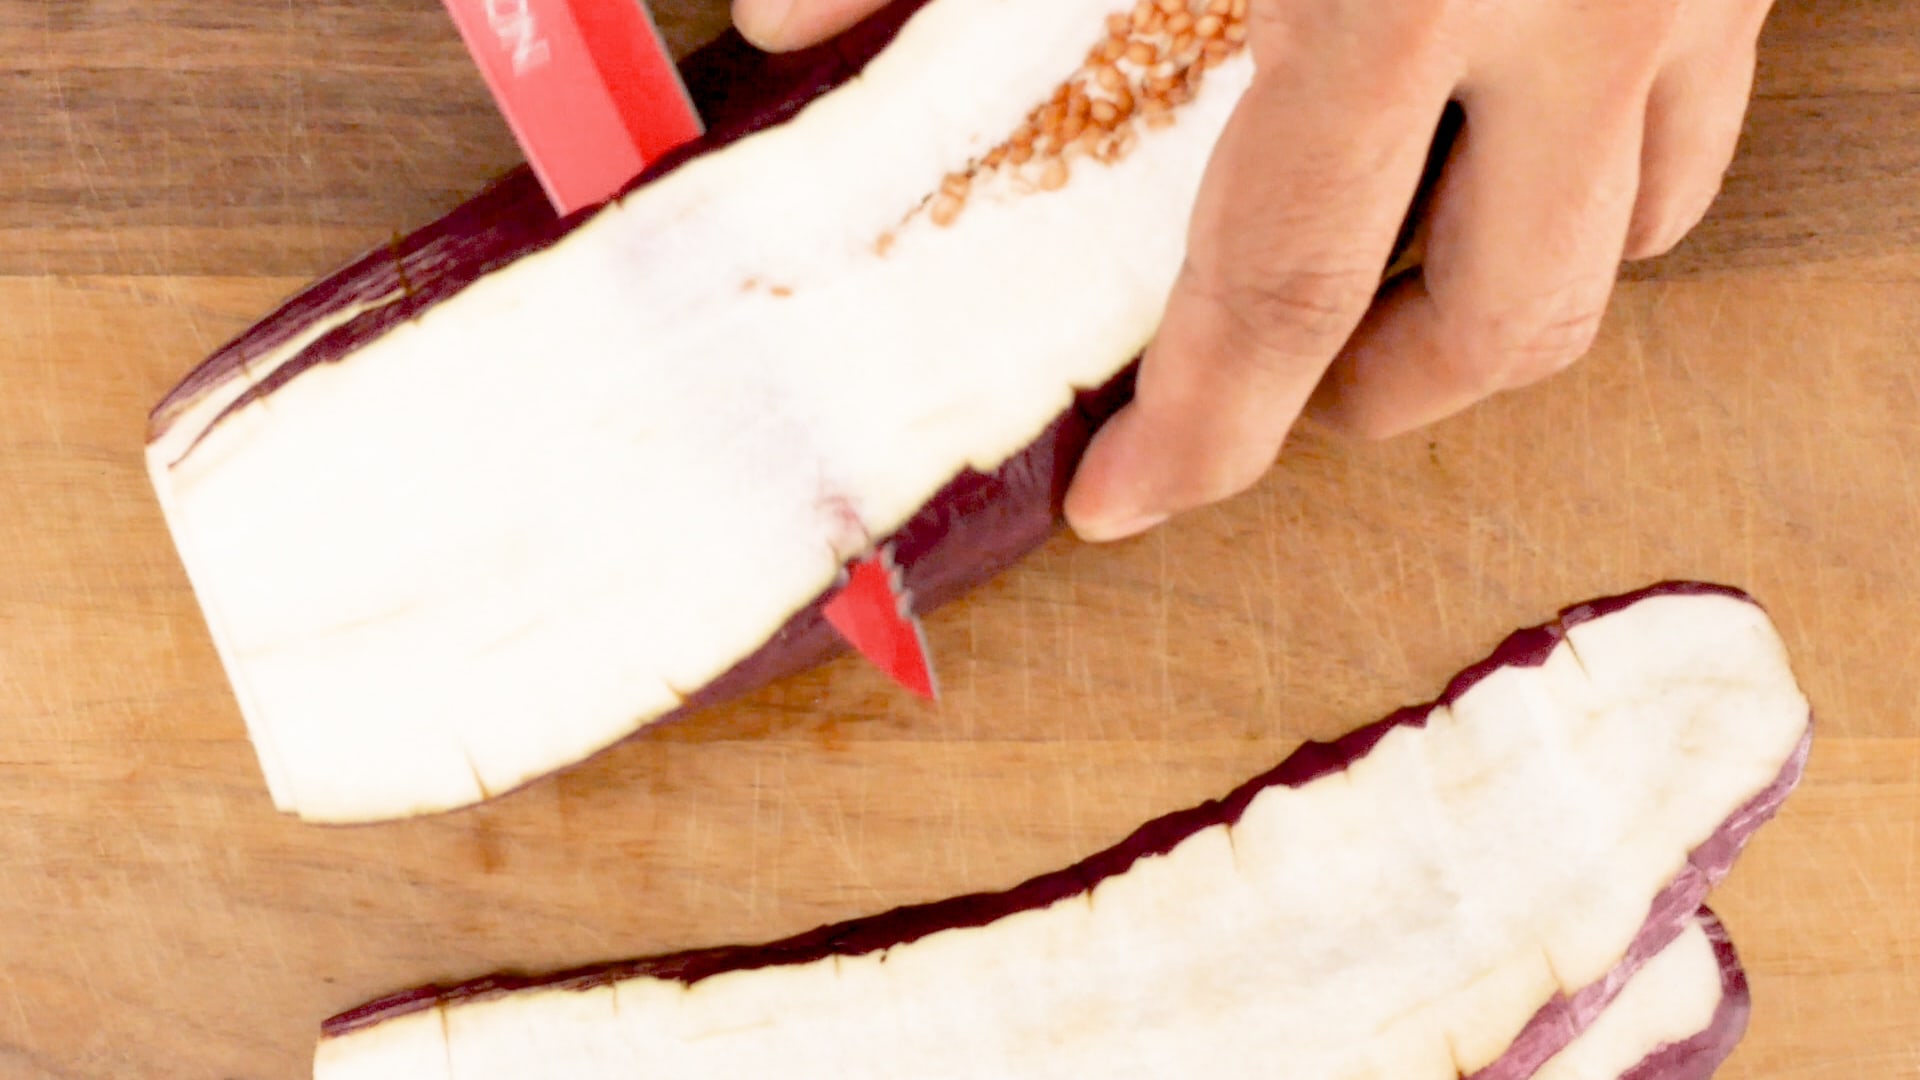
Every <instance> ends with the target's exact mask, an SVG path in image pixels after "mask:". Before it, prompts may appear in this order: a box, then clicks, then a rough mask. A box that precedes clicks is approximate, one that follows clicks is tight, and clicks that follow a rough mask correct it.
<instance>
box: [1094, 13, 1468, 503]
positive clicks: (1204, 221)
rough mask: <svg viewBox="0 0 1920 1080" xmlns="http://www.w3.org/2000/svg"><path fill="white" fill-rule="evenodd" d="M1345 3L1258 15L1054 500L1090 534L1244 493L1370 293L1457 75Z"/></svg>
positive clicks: (1413, 41)
mask: <svg viewBox="0 0 1920 1080" xmlns="http://www.w3.org/2000/svg"><path fill="white" fill-rule="evenodd" d="M1410 7H1412V8H1416V9H1421V8H1425V7H1427V5H1410ZM1343 8H1346V9H1347V10H1351V9H1350V8H1347V7H1346V5H1338V4H1323V3H1309V4H1301V5H1298V6H1297V7H1294V8H1292V9H1291V10H1289V11H1288V12H1287V13H1286V14H1285V15H1273V14H1269V15H1265V16H1260V14H1259V9H1260V5H1255V15H1256V18H1254V19H1253V20H1251V25H1250V30H1251V31H1252V33H1251V36H1250V40H1249V44H1250V46H1251V47H1252V48H1253V50H1254V58H1255V62H1256V64H1257V66H1258V73H1257V74H1256V75H1255V77H1254V80H1253V82H1252V84H1251V86H1250V87H1249V89H1248V90H1247V92H1246V94H1245V96H1244V97H1243V98H1242V99H1241V101H1240V103H1239V104H1238V106H1237V107H1236V109H1235V111H1234V114H1233V116H1232V117H1231V118H1230V119H1229V121H1228V123H1227V126H1226V128H1225V130H1224V132H1223V133H1222V135H1221V138H1220V140H1219V143H1218V145H1217V146H1216V148H1215V150H1214V156H1213V159H1212V161H1211V163H1210V164H1209V166H1208V170H1207V175H1206V178H1205V180H1204V181H1203V182H1202V184H1201V189H1200V192H1199V196H1198V200H1197V202H1196V205H1195V210H1194V215H1193V220H1192V223H1191V229H1190V233H1189V239H1188V252H1187V260H1186V263H1185V265H1184V266H1183V268H1182V270H1181V272H1180V274H1179V276H1178V278H1177V280H1176V282H1175V284H1174V288H1173V291H1172V294H1171V296H1170V297H1169V299H1168V302H1167V307H1166V312H1165V315H1164V317H1163V320H1162V323H1161V326H1160V330H1159V333H1158V335H1157V336H1156V338H1155V340H1154V341H1153V343H1152V344H1151V345H1150V346H1149V347H1148V349H1147V351H1146V355H1145V357H1144V359H1143V362H1142V365H1141V368H1140V373H1139V378H1138V381H1137V384H1136V389H1135V397H1134V400H1133V402H1132V403H1131V404H1129V405H1128V406H1127V408H1125V409H1124V410H1122V411H1121V412H1120V413H1119V414H1118V415H1116V416H1115V417H1114V418H1113V419H1112V420H1110V421H1109V422H1108V423H1107V424H1106V425H1105V426H1104V427H1103V428H1102V429H1101V431H1100V433H1099V435H1098V436H1096V438H1095V440H1094V442H1093V445H1092V446H1091V447H1090V448H1089V450H1088V452H1087V455H1086V456H1085V458H1083V460H1082V462H1081V465H1080V468H1079V470H1078V472H1077V474H1076V476H1075V478H1074V483H1073V486H1072V488H1071V489H1070V491H1069V492H1068V497H1067V505H1066V513H1067V518H1068V520H1069V522H1070V523H1071V524H1072V525H1073V527H1074V529H1075V530H1076V531H1077V532H1079V534H1080V535H1081V536H1082V537H1084V538H1086V539H1090V540H1110V539H1119V538H1121V537H1124V536H1128V535H1132V534H1134V533H1137V532H1140V531H1142V530H1144V529H1147V528H1150V527H1152V526H1153V525H1155V524H1158V523H1159V522H1160V521H1162V520H1164V519H1165V518H1166V517H1167V516H1168V515H1171V514H1173V513H1178V512H1180V511H1183V510H1187V509H1191V508H1193V507H1196V506H1200V505H1203V504H1206V503H1209V502H1214V501H1217V500H1219V499H1223V498H1226V497H1227V496H1229V495H1232V494H1234V493H1236V492H1238V491H1240V490H1242V489H1244V488H1246V487H1248V486H1250V485H1251V484H1252V483H1253V482H1254V481H1256V480H1257V479H1258V478H1259V477H1260V476H1261V475H1262V474H1263V473H1264V472H1265V471H1266V469H1267V468H1268V467H1269V466H1270V465H1271V464H1272V462H1273V459H1274V457H1275V455H1277V454H1278V452H1279V449H1280V445H1281V443H1282V442H1283V441H1284V440H1285V437H1286V433H1287V432H1288V430H1289V429H1291V427H1292V426H1293V423H1294V421H1295V420H1296V419H1297V418H1298V416H1299V413H1300V410H1301V408H1302V407H1303V406H1304V405H1305V403H1306V401H1307V399H1308V398H1309V396H1310V395H1311V394H1312V392H1313V389H1314V387H1315V385H1316V384H1317V383H1318V382H1319V380H1320V377H1321V375H1322V373H1323V372H1324V371H1325V370H1326V368H1327V366H1328V365H1329V364H1330V363H1331V362H1332V360H1333V358H1334V356H1335V355H1336V354H1337V353H1338V352H1339V350H1340V348H1341V347H1342V346H1343V345H1344V344H1345V342H1346V340H1347V338H1348V336H1349V335H1351V334H1352V333H1353V330H1354V328H1355V327H1356V326H1357V325H1358V323H1359V321H1360V319H1361V317H1362V316H1363V315H1364V314H1365V312H1366V310H1367V308H1368V306H1369V305H1370V304H1371V302H1372V300H1373V297H1374V294H1375V291H1376V290H1377V289H1378V287H1379V285H1380V280H1381V273H1382V269H1383V268H1384V267H1385V266H1386V263H1387V260H1388V258H1389V257H1390V255H1391V253H1392V250H1393V246H1394V241H1395V239H1396V238H1397V236H1398V234H1399V231H1400V226H1401V223H1402V221H1403V219H1404V217H1405V215H1406V212H1407V208H1408V205H1409V203H1410V202H1411V201H1412V199H1413V196H1414V193H1415V191H1416V190H1417V188H1418V186H1419V182H1420V177H1421V173H1422V171H1423V169H1424V167H1425V165H1426V158H1427V151H1428V147H1429V146H1430V144H1431V142H1432V140H1433V136H1434V131H1435V129H1436V127H1437V126H1438V124H1439V121H1440V117H1441V114H1442V113H1443V111H1444V110H1445V108H1446V104H1447V99H1448V95H1449V93H1450V91H1451V89H1452V87H1453V85H1454V83H1455V76H1456V74H1457V73H1456V72H1455V71H1454V70H1452V67H1451V65H1450V63H1449V59H1448V58H1447V57H1446V56H1444V55H1441V54H1440V52H1439V49H1438V43H1440V42H1442V41H1444V38H1443V37H1442V36H1441V35H1439V34H1436V33H1433V32H1432V28H1431V27H1428V26H1425V25H1421V24H1420V23H1419V22H1418V21H1417V19H1413V18H1408V17H1404V16H1402V17H1397V21H1399V22H1400V23H1401V24H1402V25H1400V26H1398V27H1391V28H1388V29H1389V30H1390V31H1391V32H1381V29H1380V28H1376V27H1368V28H1367V30H1368V31H1369V32H1367V33H1361V32H1359V31H1360V28H1359V27H1355V26H1352V25H1348V24H1350V23H1352V22H1353V21H1354V17H1353V16H1351V15H1349V14H1346V13H1344V11H1343V10H1342V9H1343ZM1368 21H1369V22H1373V21H1379V19H1378V17H1377V16H1374V17H1370V18H1369V19H1368Z"/></svg>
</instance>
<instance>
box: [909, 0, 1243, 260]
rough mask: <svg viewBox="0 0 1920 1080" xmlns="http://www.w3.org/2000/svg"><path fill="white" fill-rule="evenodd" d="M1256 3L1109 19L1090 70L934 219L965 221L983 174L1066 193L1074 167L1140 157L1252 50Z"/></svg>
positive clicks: (960, 178)
mask: <svg viewBox="0 0 1920 1080" xmlns="http://www.w3.org/2000/svg"><path fill="white" fill-rule="evenodd" d="M1247 4H1248V0H1136V2H1135V4H1134V6H1133V9H1132V10H1131V11H1130V12H1129V11H1120V12H1115V13H1114V14H1112V15H1110V16H1108V17H1107V25H1106V34H1105V36H1104V37H1103V38H1102V40H1101V41H1100V43H1099V44H1098V45H1096V46H1094V47H1093V50H1092V51H1091V52H1089V53H1088V54H1087V59H1086V63H1084V64H1082V65H1081V66H1080V69H1079V70H1078V71H1075V72H1074V73H1073V75H1071V76H1070V77H1068V78H1067V80H1066V81H1065V82H1062V83H1061V84H1060V85H1059V87H1058V88H1057V89H1055V91H1054V93H1053V97H1052V98H1051V99H1049V100H1048V101H1047V102H1046V103H1045V104H1043V105H1041V106H1039V107H1037V108H1035V109H1034V110H1033V111H1032V112H1031V113H1029V114H1028V115H1027V118H1026V122H1025V123H1023V124H1021V125H1020V127H1019V128H1018V129H1017V130H1015V131H1014V133H1013V135H1012V136H1011V137H1010V138H1008V139H1007V141H1006V142H1003V143H1001V144H1000V145H999V146H996V147H994V148H993V149H992V150H991V151H989V152H988V153H987V154H986V156H984V157H982V158H981V159H980V160H978V161H976V162H974V163H972V164H971V165H969V166H968V168H967V169H966V170H965V171H962V172H956V173H952V174H949V175H948V176H947V177H946V179H945V180H943V181H942V182H941V185H940V190H939V191H937V192H935V193H934V195H933V197H932V198H931V199H929V200H928V203H927V207H926V209H927V216H928V217H929V218H930V219H931V220H932V221H933V223H934V224H936V225H939V226H942V227H945V226H948V225H951V224H953V223H954V222H955V221H958V220H959V218H960V215H961V213H962V211H964V210H965V209H966V206H967V196H968V193H969V192H970V191H971V190H972V189H973V186H974V183H975V182H976V180H978V179H979V177H980V176H981V175H982V174H984V173H1008V172H1010V173H1012V174H1013V175H1014V176H1016V177H1018V178H1020V179H1022V180H1025V181H1027V182H1029V183H1031V184H1033V185H1034V186H1035V187H1037V188H1039V189H1040V190H1041V191H1057V190H1059V189H1060V188H1063V187H1065V186H1066V184H1067V180H1068V179H1069V177H1070V176H1071V171H1072V161H1073V159H1075V158H1086V159H1090V160H1093V161H1097V162H1103V163H1110V162H1114V161H1118V160H1119V159H1120V158H1121V157H1122V156H1123V155H1125V154H1126V152H1127V151H1128V150H1130V149H1132V147H1133V145H1134V142H1135V141H1136V140H1137V138H1138V125H1140V124H1145V125H1146V126H1147V127H1148V128H1160V127H1165V126H1167V125H1168V124H1171V123H1173V114H1174V110H1176V109H1178V108H1179V107H1180V106H1182V105H1184V104H1186V103H1187V102H1189V101H1191V100H1193V97H1194V95H1195V94H1197V93H1199V90H1200V83H1201V80H1202V79H1204V78H1205V77H1206V73H1207V71H1208V70H1209V69H1211V68H1215V67H1218V66H1219V65H1220V64H1221V63H1222V62H1223V61H1225V60H1226V59H1227V58H1228V57H1230V56H1232V55H1233V54H1234V53H1236V52H1238V51H1239V50H1240V48H1241V47H1242V46H1243V45H1245V44H1246V40H1247Z"/></svg>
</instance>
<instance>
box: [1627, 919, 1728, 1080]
mask: <svg viewBox="0 0 1920 1080" xmlns="http://www.w3.org/2000/svg"><path fill="white" fill-rule="evenodd" d="M1698 918H1699V921H1700V925H1701V926H1702V927H1703V928H1704V929H1705V930H1706V932H1707V939H1708V940H1709V941H1711V942H1713V955H1714V957H1715V958H1716V959H1718V960H1719V961H1720V1005H1719V1007H1718V1008H1716V1009H1715V1010H1714V1012H1713V1019H1712V1020H1711V1021H1709V1022H1708V1024H1707V1026H1706V1027H1705V1028H1704V1029H1702V1030H1701V1031H1698V1032H1696V1033H1694V1034H1693V1035H1692V1036H1691V1037H1689V1038H1686V1039H1682V1040H1681V1041H1679V1042H1676V1043H1668V1044H1667V1045H1665V1046H1662V1047H1659V1048H1657V1049H1655V1050H1654V1051H1653V1052H1652V1053H1650V1054H1648V1055H1647V1056H1646V1057H1644V1058H1642V1059H1641V1060H1640V1063H1639V1064H1637V1065H1635V1066H1634V1067H1633V1068H1631V1069H1628V1070H1627V1071H1626V1072H1625V1073H1623V1074H1621V1076H1620V1080H1711V1077H1712V1076H1713V1074H1714V1073H1716V1072H1718V1071H1719V1070H1720V1066H1722V1065H1724V1064H1726V1061H1727V1058H1729V1057H1731V1056H1732V1055H1733V1051H1734V1048H1735V1047H1736V1046H1738V1045H1740V1040H1741V1039H1742V1038H1744V1037H1745V1036H1746V1033H1747V1024H1748V1022H1749V1021H1750V1019H1751V1018H1752V1016H1753V994H1752V991H1751V989H1750V988H1749V987H1748V985H1747V971H1746V968H1745V967H1743V966H1741V963H1740V953H1739V951H1738V950H1737V949H1735V948H1734V946H1733V938H1732V937H1731V936H1730V935H1729V934H1728V933H1727V928H1726V925H1725V924H1724V923H1722V922H1721V921H1720V918H1719V916H1717V915H1715V914H1714V913H1713V912H1712V911H1709V910H1708V909H1706V908H1701V909H1700V912H1699V915H1698Z"/></svg>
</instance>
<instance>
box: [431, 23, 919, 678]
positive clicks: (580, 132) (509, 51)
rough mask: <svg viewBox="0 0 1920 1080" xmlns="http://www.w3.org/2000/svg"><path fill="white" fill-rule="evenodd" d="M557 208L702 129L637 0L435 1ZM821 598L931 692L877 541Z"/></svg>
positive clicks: (844, 627) (600, 189)
mask: <svg viewBox="0 0 1920 1080" xmlns="http://www.w3.org/2000/svg"><path fill="white" fill-rule="evenodd" d="M442 3H444V4H445V5H446V9H447V12H448V14H449V15H451V16H452V18H453V21H454V25H455V26H457V27H458V28H459V31H460V37H461V39H462V40H463V41H464V42H465V43H466V46H467V51H468V52H469V53H471V54H472V56H473V61H474V63H475V64H476V65H477V66H478V67H479V68H480V72H481V74H482V75H483V76H484V77H485V79H486V81H487V86H488V88H489V90H490V91H491V92H492V94H493V98H494V102H495V104H496V105H497V106H498V107H499V109H500V111H501V113H502V115H504V116H505V117H506V120H507V124H508V127H510V128H511V129H512V131H513V135H514V138H515V139H516V140H517V141H518V142H519V144H520V149H521V152H522V153H524V154H525V155H526V156H527V162H528V164H529V165H531V166H532V168H533V171H534V174H535V175H536V176H538V177H539V178H540V183H541V186H542V187H543V188H544V189H545V190H546V193H547V198H548V200H549V201H551V202H552V203H553V206H554V209H555V210H557V211H558V212H559V213H561V214H563V215H564V214H570V213H573V212H574V211H575V210H579V209H581V208H583V207H587V206H592V205H594V204H595V203H599V202H604V201H605V200H606V199H608V198H611V197H612V196H613V195H614V194H616V193H617V192H618V191H619V190H620V189H621V188H623V187H625V186H626V184H627V183H628V182H630V181H631V180H632V179H633V178H634V177H636V176H638V175H640V173H641V172H642V171H643V170H644V169H645V168H646V167H647V165H648V164H649V163H650V162H652V161H655V160H657V159H658V158H659V157H660V156H661V155H663V154H665V153H667V152H668V151H670V150H672V149H673V148H674V147H676V146H679V145H681V144H683V143H685V142H688V141H690V140H692V139H696V138H698V137H699V136H700V135H701V134H702V133H703V132H704V131H705V130H706V125H705V123H704V122H703V121H702V119H701V117H700V114H699V112H698V110H696V109H695V108H694V105H693V99H692V97H690V96H689V95H688V93H687V89H686V85H685V84H684V83H683V82H681V80H680V71H679V68H678V67H677V66H676V65H675V64H674V62H673V56H672V54H671V53H670V52H669V51H668V50H667V46H666V42H665V41H664V40H663V39H662V38H661V36H660V31H659V28H658V27H657V26H656V25H655V23H654V21H653V16H652V14H651V13H650V12H649V11H648V10H647V6H646V4H644V3H643V2H641V0H442ZM844 577H845V581H844V582H843V583H842V585H841V586H840V588H839V589H838V590H837V591H836V593H835V594H834V596H833V597H832V599H831V600H829V601H828V603H827V608H826V617H827V621H828V622H829V623H830V624H832V626H833V627H834V629H835V630H837V631H838V632H839V633H840V636H841V637H842V638H844V639H846V641H847V643H848V644H849V645H851V646H853V648H854V649H856V650H858V651H859V652H860V654H861V655H863V656H865V657H866V658H867V659H868V660H869V661H870V662H872V663H873V665H874V666H875V667H878V668H879V669H880V670H881V671H883V672H885V673H886V674H887V675H888V676H889V677H890V678H892V679H893V680H894V681H895V682H896V683H899V684H900V685H901V686H902V687H904V688H906V689H907V690H908V691H910V692H912V693H914V694H917V695H919V696H920V697H923V698H927V699H933V698H935V697H936V696H937V694H936V691H935V688H934V679H933V665H932V664H931V662H930V661H929V660H928V657H927V647H926V638H925V636H924V635H923V634H922V633H921V630H920V624H919V621H918V620H917V619H915V617H914V615H913V605H912V597H911V596H910V595H909V594H908V592H907V590H906V588H905V585H904V583H903V581H902V579H901V576H900V571H899V568H898V567H897V566H895V565H894V562H893V556H892V553H891V551H890V550H888V549H886V548H882V549H881V550H879V551H876V552H871V553H869V554H867V555H865V556H863V557H861V558H860V559H857V560H855V561H854V563H853V564H852V566H851V567H850V568H849V569H848V571H847V572H846V574H845V575H844Z"/></svg>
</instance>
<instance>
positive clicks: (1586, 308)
mask: <svg viewBox="0 0 1920 1080" xmlns="http://www.w3.org/2000/svg"><path fill="white" fill-rule="evenodd" d="M1605 316H1606V306H1605V301H1604V299H1602V300H1599V301H1594V300H1591V299H1589V298H1586V297H1581V298H1579V299H1578V300H1576V301H1573V302H1569V303H1565V304H1558V305H1550V306H1529V307H1524V308H1515V309H1510V310H1507V311H1503V312H1495V313H1493V314H1491V315H1488V316H1484V317H1482V318H1480V319H1478V320H1476V321H1475V322H1474V323H1473V324H1472V325H1471V326H1470V327H1469V328H1468V329H1467V330H1466V331H1465V332H1464V333H1463V334H1462V335H1461V337H1460V339H1459V346H1460V347H1459V349H1458V350H1457V353H1456V355H1455V360H1456V364H1457V365H1459V367H1460V368H1461V370H1460V372H1459V374H1460V375H1461V376H1462V377H1461V379H1460V380H1459V381H1460V382H1461V384H1462V385H1465V386H1467V387H1469V388H1470V389H1472V390H1474V391H1477V392H1478V393H1480V394H1481V395H1482V396H1485V395H1491V394H1495V393H1498V392H1500V391H1502V390H1511V389H1515V388H1517V387H1521V386H1526V385H1528V384H1530V383H1535V382H1538V381H1540V380H1542V379H1545V378H1548V377H1549V376H1552V375H1555V374H1558V373H1559V372H1561V371H1564V370H1566V369H1567V368H1568V367H1571V366H1572V365H1573V364H1574V363H1575V362H1576V361H1578V360H1579V359H1580V358H1581V357H1583V356H1585V355H1586V354H1587V352H1588V351H1589V350H1590V349H1592V348H1593V343H1594V341H1595V339H1597V338H1598V337H1599V335H1600V327H1601V324H1602V322H1604V321H1605Z"/></svg>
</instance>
